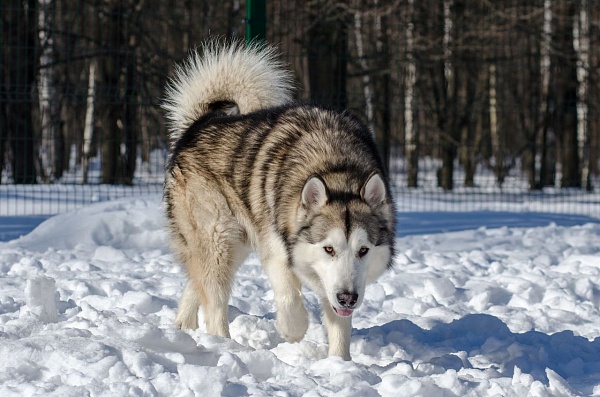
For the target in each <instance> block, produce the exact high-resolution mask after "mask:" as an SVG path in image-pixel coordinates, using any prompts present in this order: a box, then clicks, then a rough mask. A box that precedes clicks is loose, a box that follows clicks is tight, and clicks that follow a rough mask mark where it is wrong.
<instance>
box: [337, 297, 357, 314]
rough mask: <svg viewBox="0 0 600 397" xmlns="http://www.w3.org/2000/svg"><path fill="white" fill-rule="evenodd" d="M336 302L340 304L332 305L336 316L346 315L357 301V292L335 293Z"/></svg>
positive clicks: (350, 312) (352, 309)
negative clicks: (337, 305)
mask: <svg viewBox="0 0 600 397" xmlns="http://www.w3.org/2000/svg"><path fill="white" fill-rule="evenodd" d="M336 298H337V303H338V304H339V305H340V306H341V307H340V308H338V307H335V306H334V307H333V310H334V311H335V312H336V314H337V315H338V316H341V317H348V316H351V315H352V312H353V311H354V308H355V306H356V303H357V302H358V294H357V293H353V292H347V291H345V292H340V293H338V294H337V295H336Z"/></svg>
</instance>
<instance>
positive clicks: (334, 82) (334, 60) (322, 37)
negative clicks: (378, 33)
mask: <svg viewBox="0 0 600 397" xmlns="http://www.w3.org/2000/svg"><path fill="white" fill-rule="evenodd" d="M310 14H311V15H310V16H311V22H312V25H311V28H310V29H309V31H308V74H309V82H310V99H311V101H312V102H314V103H317V104H322V105H330V106H335V107H337V108H340V109H343V108H346V107H347V105H348V95H347V91H346V81H347V79H348V76H347V65H346V63H347V59H348V33H347V27H346V23H345V21H343V20H342V19H341V18H340V17H339V16H337V15H336V16H332V15H322V10H321V8H320V7H319V6H318V4H316V2H315V3H313V4H312V5H311V9H310Z"/></svg>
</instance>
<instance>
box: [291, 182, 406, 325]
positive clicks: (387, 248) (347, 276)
mask: <svg viewBox="0 0 600 397" xmlns="http://www.w3.org/2000/svg"><path fill="white" fill-rule="evenodd" d="M296 227H297V229H296V230H297V234H296V241H295V244H293V247H292V257H293V263H294V266H295V271H296V272H297V273H298V274H299V275H300V276H301V277H303V278H304V279H305V280H308V282H309V284H310V285H311V287H312V288H313V289H315V290H316V292H317V293H318V294H320V295H322V296H321V298H322V299H324V298H326V299H327V300H329V303H330V304H331V306H332V307H333V309H334V311H335V312H336V313H337V314H338V315H339V316H350V315H351V314H352V312H353V311H354V310H355V309H356V308H357V307H358V306H360V304H361V303H362V301H363V298H364V294H365V286H366V284H368V283H370V282H373V281H375V279H377V278H378V277H379V276H380V275H381V274H382V273H383V272H384V271H385V270H386V268H388V267H390V266H391V261H392V256H393V244H394V210H393V205H392V201H391V198H390V196H389V192H388V191H387V189H386V185H385V183H384V181H383V179H382V177H381V176H380V175H379V174H377V173H374V174H372V175H371V176H369V177H368V178H367V179H366V180H365V181H364V182H363V183H362V187H361V189H360V193H359V194H356V193H349V192H338V191H335V190H334V189H332V190H330V189H329V188H328V186H327V184H326V182H325V180H323V179H322V178H321V177H319V176H313V177H311V178H309V179H308V180H307V181H306V183H305V184H304V188H303V189H302V196H301V200H300V203H299V205H298V210H297V214H296ZM323 303H324V304H325V302H323Z"/></svg>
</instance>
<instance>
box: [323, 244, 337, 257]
mask: <svg viewBox="0 0 600 397" xmlns="http://www.w3.org/2000/svg"><path fill="white" fill-rule="evenodd" d="M323 250H325V252H326V253H327V255H330V256H334V255H335V250H334V249H333V247H332V246H329V245H328V246H326V247H323Z"/></svg>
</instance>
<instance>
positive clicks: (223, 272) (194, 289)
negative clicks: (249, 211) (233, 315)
mask: <svg viewBox="0 0 600 397" xmlns="http://www.w3.org/2000/svg"><path fill="white" fill-rule="evenodd" d="M219 232H220V231H219V230H214V233H215V235H214V236H213V239H212V241H211V240H208V241H207V240H203V241H202V243H201V244H202V245H203V247H202V248H203V249H201V250H199V252H198V254H199V255H198V256H199V257H197V258H193V259H192V261H193V264H192V266H189V265H188V267H187V270H188V277H189V282H188V286H187V287H186V289H185V291H184V293H183V296H182V298H181V302H180V308H179V314H178V316H177V318H178V320H182V323H185V321H187V323H188V324H190V323H192V321H191V318H192V317H193V315H194V314H197V310H198V304H199V305H200V306H202V309H203V312H204V321H205V323H206V332H208V333H209V334H212V335H218V336H222V337H226V338H229V337H230V335H229V322H228V320H227V307H228V302H229V296H230V294H231V284H232V281H233V277H234V276H235V273H236V271H237V269H238V267H239V265H240V264H241V263H242V262H243V260H244V259H245V257H246V255H247V253H248V248H247V247H246V246H245V245H244V244H243V243H241V242H234V243H232V241H231V240H228V239H225V238H220V237H224V236H227V237H230V236H228V235H227V234H226V233H225V234H224V235H223V236H218V234H219ZM196 318H197V316H196ZM196 326H197V320H196Z"/></svg>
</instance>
